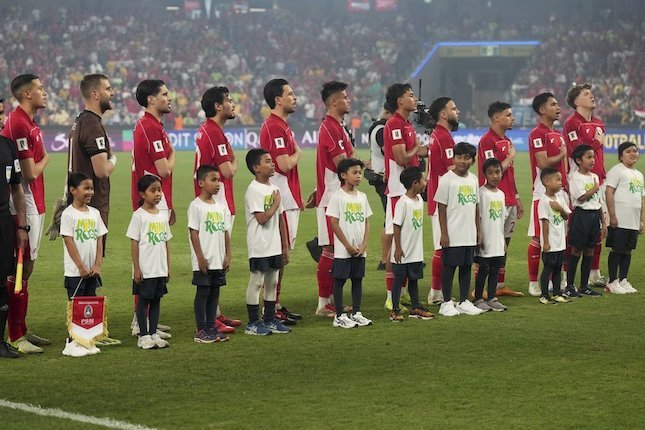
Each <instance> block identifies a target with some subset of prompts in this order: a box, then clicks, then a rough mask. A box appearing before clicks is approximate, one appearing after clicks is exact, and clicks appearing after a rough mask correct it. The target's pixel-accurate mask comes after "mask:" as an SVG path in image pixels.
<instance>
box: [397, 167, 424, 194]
mask: <svg viewBox="0 0 645 430" xmlns="http://www.w3.org/2000/svg"><path fill="white" fill-rule="evenodd" d="M422 175H423V170H421V168H420V167H419V166H408V167H406V168H405V169H403V171H402V172H401V175H399V180H400V181H401V184H403V186H404V187H405V189H406V190H409V189H410V188H412V184H414V183H415V182H418V181H420V180H421V176H422Z"/></svg>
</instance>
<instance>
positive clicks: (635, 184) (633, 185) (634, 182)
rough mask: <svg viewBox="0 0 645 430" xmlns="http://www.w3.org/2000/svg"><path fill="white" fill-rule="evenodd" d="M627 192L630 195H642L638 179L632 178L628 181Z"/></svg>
mask: <svg viewBox="0 0 645 430" xmlns="http://www.w3.org/2000/svg"><path fill="white" fill-rule="evenodd" d="M629 192H630V193H632V194H638V195H641V194H643V184H642V183H641V180H640V179H639V178H632V179H631V180H630V181H629Z"/></svg>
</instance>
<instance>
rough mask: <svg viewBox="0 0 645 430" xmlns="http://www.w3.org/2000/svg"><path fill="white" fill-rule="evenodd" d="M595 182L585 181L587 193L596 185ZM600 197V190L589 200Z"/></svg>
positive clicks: (596, 199) (595, 199)
mask: <svg viewBox="0 0 645 430" xmlns="http://www.w3.org/2000/svg"><path fill="white" fill-rule="evenodd" d="M594 185H595V184H593V183H591V182H585V193H587V192H589V190H591V189H592V188H593V187H594ZM599 199H600V197H599V196H598V191H596V192H595V193H594V194H593V196H591V198H590V199H589V200H593V201H598V200H599Z"/></svg>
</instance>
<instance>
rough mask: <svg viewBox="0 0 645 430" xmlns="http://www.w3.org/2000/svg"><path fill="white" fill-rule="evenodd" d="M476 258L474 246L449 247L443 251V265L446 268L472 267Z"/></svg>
mask: <svg viewBox="0 0 645 430" xmlns="http://www.w3.org/2000/svg"><path fill="white" fill-rule="evenodd" d="M474 257H475V247H474V246H454V247H451V246H448V247H444V248H442V249H441V263H442V264H443V265H444V266H452V267H458V266H471V265H472V264H473V258H474Z"/></svg>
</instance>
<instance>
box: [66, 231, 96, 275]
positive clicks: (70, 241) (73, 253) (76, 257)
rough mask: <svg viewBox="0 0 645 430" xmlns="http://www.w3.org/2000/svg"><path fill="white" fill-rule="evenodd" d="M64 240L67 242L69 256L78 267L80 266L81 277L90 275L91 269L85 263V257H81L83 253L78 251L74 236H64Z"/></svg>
mask: <svg viewBox="0 0 645 430" xmlns="http://www.w3.org/2000/svg"><path fill="white" fill-rule="evenodd" d="M63 242H64V243H65V248H67V252H68V253H69V257H70V258H71V259H72V261H73V262H74V264H76V267H78V272H79V274H80V275H81V277H82V278H88V277H89V276H90V269H88V268H87V267H86V266H85V263H83V259H81V255H80V254H79V253H78V249H76V245H75V244H74V238H73V237H72V236H63Z"/></svg>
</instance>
